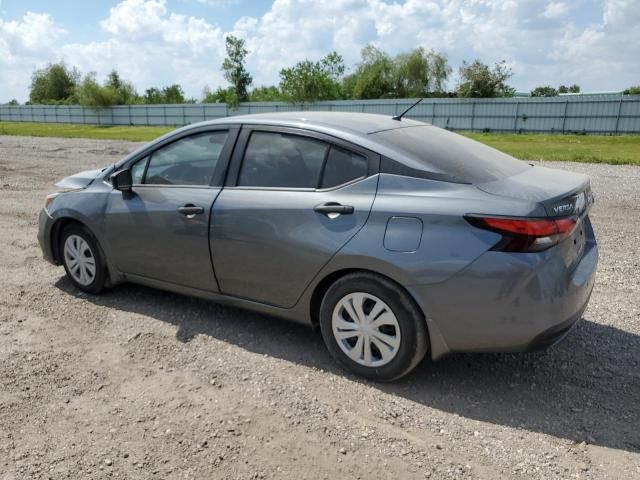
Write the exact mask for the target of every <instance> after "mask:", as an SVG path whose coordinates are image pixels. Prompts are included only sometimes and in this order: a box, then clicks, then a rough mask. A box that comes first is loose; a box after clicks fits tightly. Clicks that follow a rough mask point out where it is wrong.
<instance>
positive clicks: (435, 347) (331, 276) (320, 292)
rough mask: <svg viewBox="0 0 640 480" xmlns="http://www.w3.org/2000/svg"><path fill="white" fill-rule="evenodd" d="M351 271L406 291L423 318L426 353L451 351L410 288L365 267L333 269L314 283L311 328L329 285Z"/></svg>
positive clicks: (435, 356)
mask: <svg viewBox="0 0 640 480" xmlns="http://www.w3.org/2000/svg"><path fill="white" fill-rule="evenodd" d="M351 273H369V274H373V275H376V276H378V277H382V278H384V279H385V280H387V281H389V282H392V283H394V284H395V285H396V286H397V287H398V288H400V289H402V290H403V291H404V292H406V293H407V295H408V296H409V298H410V299H411V301H412V302H413V303H414V305H415V307H416V308H417V309H418V311H419V312H421V313H422V316H423V318H424V321H425V325H426V328H427V334H428V336H429V337H428V338H429V351H428V354H429V355H430V356H431V358H432V359H433V360H436V359H438V358H441V357H442V356H444V355H446V354H448V353H449V352H450V351H451V350H450V348H449V346H448V345H447V342H446V341H445V339H444V337H443V336H442V333H441V332H440V329H439V328H438V326H437V324H436V323H435V322H434V321H433V319H431V318H430V317H429V315H428V313H427V312H426V311H425V309H424V308H423V306H422V303H421V302H420V301H419V300H418V299H417V298H416V294H415V292H414V291H413V290H412V289H410V288H407V287H405V286H404V285H402V283H400V282H399V281H397V280H396V279H394V278H392V277H390V276H389V275H385V274H383V273H380V272H377V271H375V270H371V269H367V268H342V269H339V270H335V271H333V272H330V273H328V274H327V275H325V276H324V277H323V278H322V279H321V280H320V281H319V282H318V283H316V285H315V287H314V289H313V292H312V294H311V299H310V301H309V318H310V320H311V326H312V328H314V329H315V328H318V327H319V324H320V318H319V316H320V304H321V302H322V299H323V298H324V295H325V293H326V292H327V290H328V289H329V287H330V286H331V285H332V284H333V283H335V282H336V281H337V280H339V279H340V278H342V277H344V276H345V275H349V274H351Z"/></svg>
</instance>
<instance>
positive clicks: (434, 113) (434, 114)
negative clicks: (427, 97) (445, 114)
mask: <svg viewBox="0 0 640 480" xmlns="http://www.w3.org/2000/svg"><path fill="white" fill-rule="evenodd" d="M436 105H437V103H436V102H433V109H432V110H431V125H435V124H436Z"/></svg>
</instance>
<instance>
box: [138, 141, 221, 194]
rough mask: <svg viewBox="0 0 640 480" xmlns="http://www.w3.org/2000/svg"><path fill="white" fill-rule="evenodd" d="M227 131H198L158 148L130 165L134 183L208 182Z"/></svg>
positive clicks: (206, 183) (180, 183)
mask: <svg viewBox="0 0 640 480" xmlns="http://www.w3.org/2000/svg"><path fill="white" fill-rule="evenodd" d="M227 135H228V132H227V131H220V132H207V133H201V134H198V135H192V136H190V137H185V138H181V139H180V140H177V141H175V142H173V143H171V144H169V145H166V146H164V147H161V148H159V149H158V150H156V151H155V152H153V153H152V154H151V156H150V157H147V158H149V160H148V161H145V159H143V160H141V161H139V162H137V163H136V164H135V165H134V166H133V167H132V168H131V176H132V178H133V181H134V183H143V184H148V185H209V184H210V183H211V180H212V178H213V172H214V171H215V169H216V165H217V164H218V159H219V158H220V153H221V152H222V148H223V147H224V144H225V142H226V140H227ZM147 163H148V165H147ZM145 167H146V171H145ZM137 178H140V179H141V180H140V181H139V182H137V181H136V179H137Z"/></svg>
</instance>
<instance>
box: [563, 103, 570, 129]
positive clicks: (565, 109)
mask: <svg viewBox="0 0 640 480" xmlns="http://www.w3.org/2000/svg"><path fill="white" fill-rule="evenodd" d="M567 108H569V100H566V101H565V102H564V113H563V114H562V133H564V129H565V125H566V124H567Z"/></svg>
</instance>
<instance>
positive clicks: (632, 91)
mask: <svg viewBox="0 0 640 480" xmlns="http://www.w3.org/2000/svg"><path fill="white" fill-rule="evenodd" d="M622 94H623V95H640V85H638V86H637V87H629V88H627V89H625V91H624V92H622Z"/></svg>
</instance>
